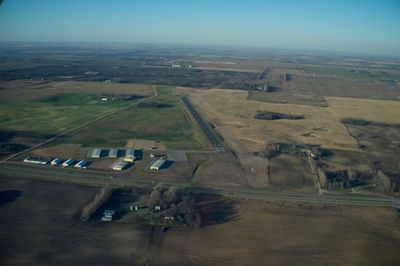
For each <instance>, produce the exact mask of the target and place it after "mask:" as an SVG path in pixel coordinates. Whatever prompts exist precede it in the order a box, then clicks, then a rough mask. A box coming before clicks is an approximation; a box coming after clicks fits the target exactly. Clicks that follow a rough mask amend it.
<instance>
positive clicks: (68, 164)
mask: <svg viewBox="0 0 400 266" xmlns="http://www.w3.org/2000/svg"><path fill="white" fill-rule="evenodd" d="M74 163H75V160H74V159H68V160H66V161H65V162H64V163H63V164H62V166H63V167H68V166H71V165H73V164H74Z"/></svg>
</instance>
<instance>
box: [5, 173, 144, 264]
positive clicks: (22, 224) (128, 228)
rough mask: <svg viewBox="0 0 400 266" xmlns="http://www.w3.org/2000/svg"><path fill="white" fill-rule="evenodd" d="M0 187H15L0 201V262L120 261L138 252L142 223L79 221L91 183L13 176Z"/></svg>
mask: <svg viewBox="0 0 400 266" xmlns="http://www.w3.org/2000/svg"><path fill="white" fill-rule="evenodd" d="M0 187H1V189H0V191H1V193H2V195H3V194H4V191H17V192H18V193H17V194H16V193H14V194H15V195H16V196H15V197H14V198H13V199H10V200H8V202H6V203H4V204H1V205H0V214H1V216H2V217H3V218H2V219H1V221H0V230H1V232H2V234H0V245H1V247H2V248H1V250H0V257H1V264H2V265H93V264H103V265H104V264H105V265H112V264H114V265H115V264H119V265H123V264H125V265H126V264H129V263H131V262H133V261H138V259H139V258H140V256H141V255H142V254H143V253H142V252H143V251H142V250H141V249H140V248H139V247H140V246H141V245H142V244H143V239H147V234H148V229H147V228H146V227H138V226H135V225H129V224H125V225H114V224H104V223H95V222H94V223H92V222H89V223H86V222H81V221H80V220H79V216H80V211H81V208H82V207H83V205H84V204H86V203H87V202H88V201H89V200H90V199H91V198H92V197H93V196H94V194H95V193H96V191H97V189H96V188H92V187H86V186H79V185H71V184H59V183H52V182H40V181H37V180H36V181H29V180H24V179H15V178H14V179H11V178H1V186H0ZM9 194H10V193H9Z"/></svg>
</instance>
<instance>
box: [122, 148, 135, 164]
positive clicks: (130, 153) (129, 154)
mask: <svg viewBox="0 0 400 266" xmlns="http://www.w3.org/2000/svg"><path fill="white" fill-rule="evenodd" d="M135 160H136V156H135V150H134V149H127V150H126V151H125V157H124V161H125V162H129V163H133V162H134V161H135Z"/></svg>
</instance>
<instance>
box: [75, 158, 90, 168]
mask: <svg viewBox="0 0 400 266" xmlns="http://www.w3.org/2000/svg"><path fill="white" fill-rule="evenodd" d="M88 164H89V162H88V161H85V160H82V161H79V162H78V163H77V164H75V165H74V167H76V168H81V169H86V167H87V166H88Z"/></svg>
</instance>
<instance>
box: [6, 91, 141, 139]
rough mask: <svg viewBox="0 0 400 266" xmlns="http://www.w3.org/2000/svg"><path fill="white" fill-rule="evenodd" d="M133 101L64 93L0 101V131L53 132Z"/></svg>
mask: <svg viewBox="0 0 400 266" xmlns="http://www.w3.org/2000/svg"><path fill="white" fill-rule="evenodd" d="M134 101H136V99H135V100H131V101H107V102H105V101H101V99H100V96H98V95H93V94H78V93H66V94H60V95H56V96H52V97H47V98H42V99H39V100H34V101H27V102H1V103H0V130H13V131H24V132H30V133H32V134H33V135H35V134H36V135H51V134H56V133H60V132H63V131H65V130H67V129H70V128H72V127H75V126H78V125H80V124H82V123H85V122H87V121H90V120H93V119H95V118H96V117H99V116H101V115H103V114H106V113H108V112H111V111H114V110H117V109H119V108H122V107H124V106H127V105H129V104H131V103H133V102H134Z"/></svg>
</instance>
